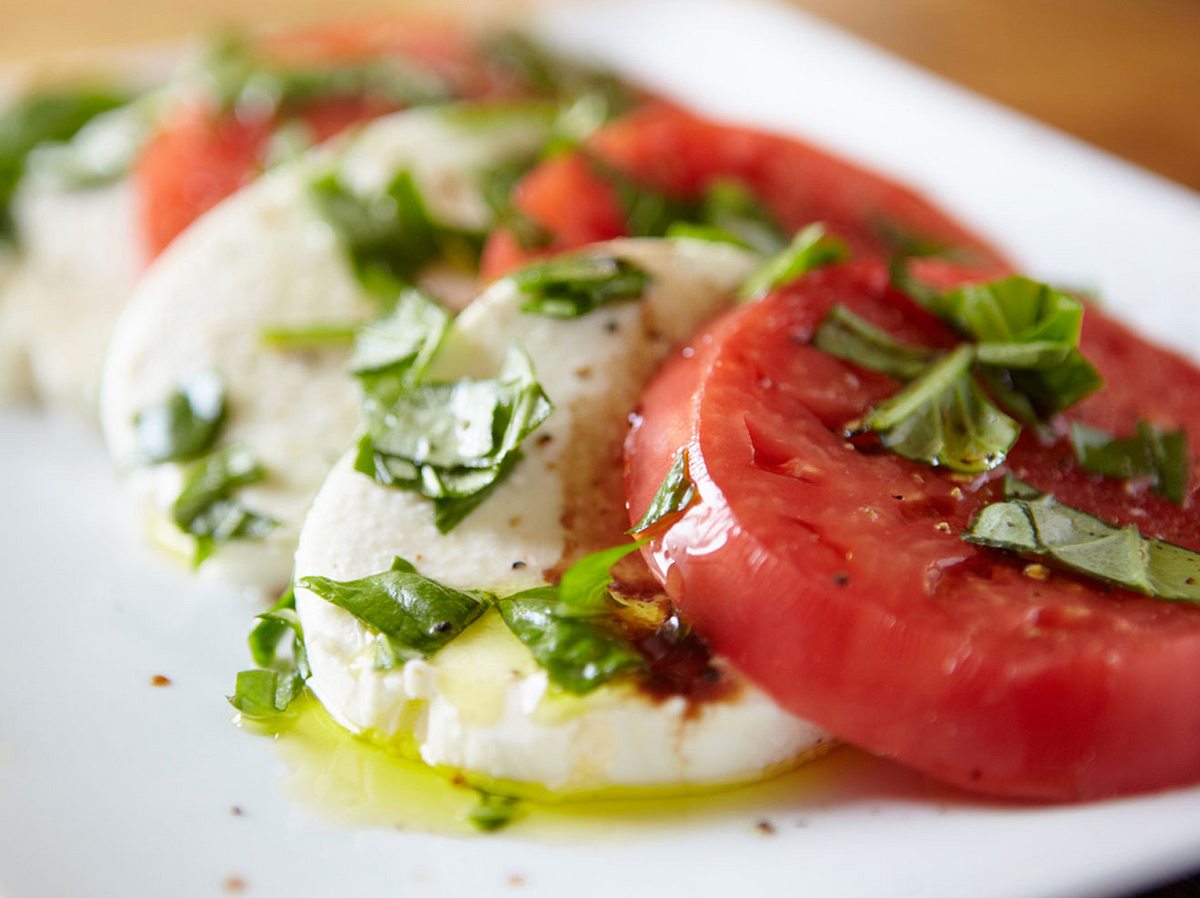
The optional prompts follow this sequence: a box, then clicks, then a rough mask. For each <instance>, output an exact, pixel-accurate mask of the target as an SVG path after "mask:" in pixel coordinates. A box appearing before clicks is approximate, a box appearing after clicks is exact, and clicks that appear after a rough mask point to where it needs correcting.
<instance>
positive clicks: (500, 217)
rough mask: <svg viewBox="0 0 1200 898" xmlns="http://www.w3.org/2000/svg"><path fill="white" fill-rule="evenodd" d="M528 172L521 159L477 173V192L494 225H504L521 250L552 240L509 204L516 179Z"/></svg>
mask: <svg viewBox="0 0 1200 898" xmlns="http://www.w3.org/2000/svg"><path fill="white" fill-rule="evenodd" d="M527 171H529V165H528V164H527V163H525V162H520V163H513V164H508V165H499V166H496V167H494V168H490V169H486V170H484V171H483V172H482V173H481V174H480V178H479V180H480V192H481V193H482V195H483V200H484V202H485V203H486V204H487V206H488V209H490V210H491V213H492V218H493V221H494V222H495V226H496V227H499V228H505V229H507V230H508V232H509V233H511V234H512V235H513V236H514V237H516V239H517V243H518V244H519V245H520V247H521V249H523V250H526V251H529V250H535V249H543V248H545V247H547V246H549V245H550V244H551V242H553V238H552V237H551V235H550V233H549V232H548V231H547V230H546V229H545V228H543V227H542V226H541V225H539V224H538V223H537V222H536V221H534V220H533V219H532V218H530V217H529V216H528V215H526V214H525V213H524V212H522V211H521V210H520V209H518V208H517V207H516V205H515V204H514V203H513V191H514V190H515V189H516V186H517V182H518V181H520V179H521V178H522V177H523V176H524V175H525V173H526V172H527Z"/></svg>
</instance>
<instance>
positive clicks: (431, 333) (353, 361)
mask: <svg viewBox="0 0 1200 898" xmlns="http://www.w3.org/2000/svg"><path fill="white" fill-rule="evenodd" d="M449 329H450V313H449V312H448V311H447V310H446V309H445V307H443V306H442V305H441V303H439V302H438V301H437V300H435V299H433V298H432V297H431V296H429V295H428V294H426V293H423V292H421V291H420V290H417V289H416V288H415V287H409V288H406V289H405V290H404V291H403V292H402V293H401V294H400V298H399V300H397V302H396V307H395V308H394V309H393V310H392V311H391V312H390V313H389V314H387V315H385V316H383V317H382V318H377V319H376V320H374V321H370V322H368V323H366V324H364V325H363V326H362V327H361V328H360V329H359V331H358V334H357V336H356V337H355V340H354V354H353V355H352V356H351V357H350V370H351V371H352V372H353V373H355V374H357V375H363V374H381V373H384V372H388V373H390V374H393V375H396V374H401V375H403V376H404V378H405V379H406V380H407V381H409V382H415V381H417V380H419V379H420V378H421V376H422V375H423V374H424V373H425V369H426V368H428V367H429V363H430V362H431V361H433V356H434V354H435V353H436V352H437V349H438V347H439V346H441V344H442V339H443V338H444V337H445V336H446V332H447V331H449Z"/></svg>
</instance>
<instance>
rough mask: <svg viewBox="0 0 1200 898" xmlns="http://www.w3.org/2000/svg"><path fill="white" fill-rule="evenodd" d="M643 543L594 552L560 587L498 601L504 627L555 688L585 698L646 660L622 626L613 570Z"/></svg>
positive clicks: (572, 569)
mask: <svg viewBox="0 0 1200 898" xmlns="http://www.w3.org/2000/svg"><path fill="white" fill-rule="evenodd" d="M640 545H642V543H641V542H636V543H629V544H627V545H623V546H616V547H614V548H612V549H605V550H603V551H601V552H595V553H593V554H591V555H588V556H586V557H584V558H581V559H580V560H579V561H578V562H576V563H575V564H574V565H572V566H571V567H570V568H568V569H567V571H566V572H565V573H564V574H563V577H562V580H561V581H560V582H559V585H558V586H538V587H535V588H533V589H527V590H525V591H523V592H519V593H516V594H515V595H511V596H505V597H504V598H502V599H499V600H497V602H496V608H497V610H499V612H500V616H501V617H502V618H503V619H504V623H505V624H506V625H507V626H508V628H509V630H511V631H512V633H513V635H514V636H516V637H517V639H519V640H521V642H522V643H524V644H525V645H526V646H527V647H528V648H529V650H530V652H531V653H532V654H533V657H534V660H535V661H537V663H538V665H539V666H540V667H542V668H543V669H544V670H545V671H546V673H547V675H548V676H549V678H550V682H552V683H554V684H555V685H556V686H558V687H559V688H561V689H565V690H566V691H567V692H572V693H575V694H577V695H583V694H585V693H588V692H591V691H592V690H593V689H596V688H598V687H600V686H602V685H604V684H605V683H607V682H608V681H609V680H611V679H612V678H613V677H616V676H618V675H621V674H628V673H633V672H635V671H638V670H643V669H644V668H645V666H646V661H645V659H644V658H643V657H642V655H641V653H640V652H638V650H637V649H636V648H635V647H634V645H633V644H632V643H631V642H630V641H629V639H628V638H627V637H626V636H625V635H624V634H623V633H622V632H621V630H620V628H619V627H618V626H617V623H616V618H615V616H614V615H613V609H614V605H613V600H612V597H611V596H610V595H609V591H608V590H609V586H610V585H611V584H612V576H611V574H610V572H609V569H610V568H611V567H612V566H613V565H614V564H616V563H617V562H618V561H620V560H621V559H622V558H624V557H625V556H626V555H628V554H629V553H631V552H633V551H634V550H636V549H637V548H638V547H639V546H640Z"/></svg>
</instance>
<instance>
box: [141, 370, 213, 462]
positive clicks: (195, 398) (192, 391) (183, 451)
mask: <svg viewBox="0 0 1200 898" xmlns="http://www.w3.org/2000/svg"><path fill="white" fill-rule="evenodd" d="M225 413H226V402H225V388H224V386H223V385H222V383H221V378H220V377H219V376H218V375H217V374H216V373H215V372H212V371H198V372H195V373H193V374H190V375H188V376H187V377H185V378H184V379H183V380H182V381H181V382H180V384H179V387H178V388H177V389H176V390H174V391H172V392H171V393H170V395H168V396H167V398H166V399H164V400H163V401H162V402H160V403H158V404H157V405H152V406H149V407H148V408H144V409H142V410H141V411H139V412H138V413H137V414H136V415H135V416H134V418H133V430H134V440H135V442H136V443H137V447H138V453H139V455H140V457H141V459H142V460H143V461H145V462H147V463H149V464H160V463H162V462H168V461H185V460H187V459H192V458H198V457H199V456H201V455H203V454H204V453H205V452H207V451H208V450H209V449H211V448H212V445H213V443H215V442H216V440H217V436H218V435H219V434H220V432H221V425H222V424H223V423H224V422H225Z"/></svg>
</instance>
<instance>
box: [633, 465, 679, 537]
mask: <svg viewBox="0 0 1200 898" xmlns="http://www.w3.org/2000/svg"><path fill="white" fill-rule="evenodd" d="M695 498H696V484H695V483H693V482H692V478H691V476H690V475H689V474H688V452H687V447H686V446H685V447H684V448H683V449H680V450H679V454H678V455H676V456H675V461H674V463H673V464H672V465H671V469H670V470H669V471H667V474H666V476H665V477H664V478H663V481H662V483H661V484H659V486H658V489H657V490H656V491H655V493H654V497H653V498H652V499H651V500H650V504H649V505H648V506H647V507H646V512H645V514H643V515H642V517H641V520H639V521H638V522H637V523H636V524H634V525H633V528H632V529H630V530H629V531H627V532H628V533H631V534H633V533H644V532H645V531H647V530H649V529H650V528H651V527H653V526H654V525H655V524H657V523H658V522H659V521H661V520H663V519H664V518H668V517H671V516H672V515H677V514H679V513H681V512H682V511H684V509H686V508H687V507H688V506H689V505H691V504H692V500H693V499H695Z"/></svg>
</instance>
